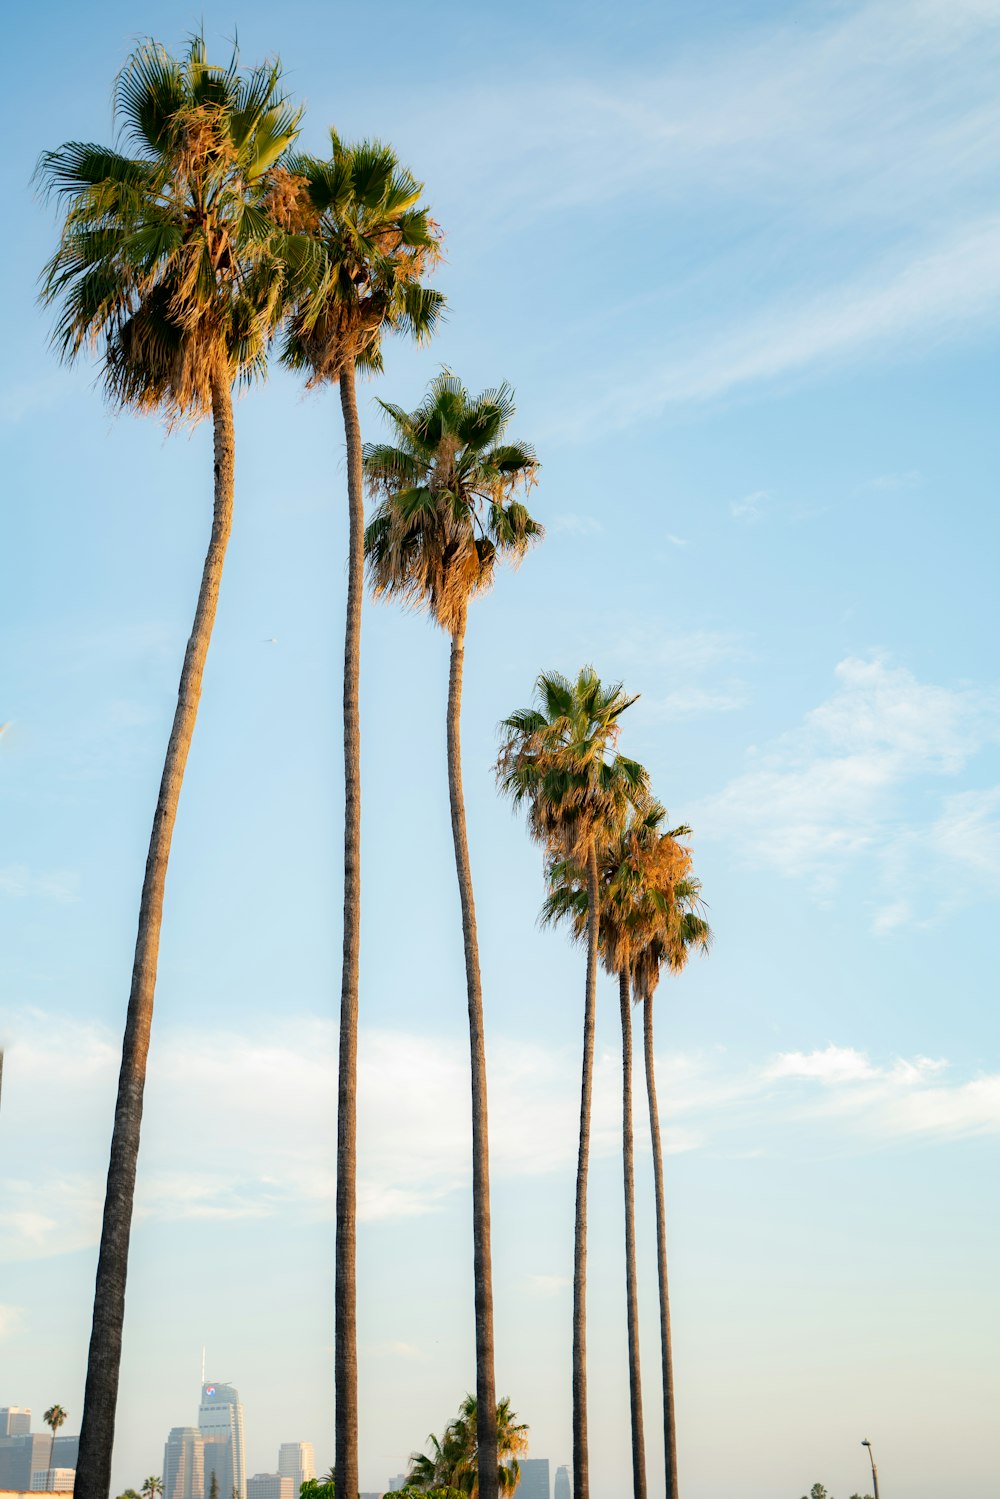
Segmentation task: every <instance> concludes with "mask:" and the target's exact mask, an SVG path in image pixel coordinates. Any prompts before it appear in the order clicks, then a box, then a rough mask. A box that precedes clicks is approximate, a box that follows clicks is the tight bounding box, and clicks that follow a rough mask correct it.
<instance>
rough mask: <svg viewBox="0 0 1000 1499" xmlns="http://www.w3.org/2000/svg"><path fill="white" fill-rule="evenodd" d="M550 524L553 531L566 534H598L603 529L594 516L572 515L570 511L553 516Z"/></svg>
mask: <svg viewBox="0 0 1000 1499" xmlns="http://www.w3.org/2000/svg"><path fill="white" fill-rule="evenodd" d="M550 525H551V529H552V530H553V531H560V532H562V533H563V534H564V535H566V536H599V535H600V534H601V532H602V531H603V530H604V527H603V526H602V525H601V522H600V521H599V520H598V519H597V517H596V516H594V515H574V514H573V513H572V512H569V513H567V514H564V515H556V516H554V517H553V519H552V521H551V523H550Z"/></svg>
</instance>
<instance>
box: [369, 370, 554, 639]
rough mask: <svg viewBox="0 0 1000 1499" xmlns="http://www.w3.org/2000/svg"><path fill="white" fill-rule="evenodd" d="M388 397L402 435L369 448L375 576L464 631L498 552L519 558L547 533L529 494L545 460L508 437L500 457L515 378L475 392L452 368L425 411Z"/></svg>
mask: <svg viewBox="0 0 1000 1499" xmlns="http://www.w3.org/2000/svg"><path fill="white" fill-rule="evenodd" d="M379 404H380V406H381V408H382V411H383V412H384V414H385V415H386V417H387V419H388V421H389V424H390V426H391V427H392V428H393V437H394V439H395V441H394V442H392V443H380V444H374V445H369V446H368V447H367V448H366V449H365V457H364V464H365V476H366V480H367V483H368V488H369V491H370V492H371V493H372V494H373V495H374V496H375V498H376V501H377V504H376V509H375V512H374V515H373V517H372V522H371V524H370V525H369V528H368V532H367V534H366V559H367V566H368V577H369V582H370V584H371V587H372V589H373V591H374V592H375V593H376V595H384V596H385V597H388V598H395V599H397V600H399V601H400V602H402V603H403V604H404V605H407V606H409V607H413V608H420V609H426V610H427V611H428V612H429V613H430V615H431V617H432V618H433V619H434V621H435V622H436V623H437V624H439V625H440V626H441V628H442V629H445V630H448V631H449V632H452V633H454V632H455V631H456V630H457V629H459V628H460V625H461V621H462V620H463V619H464V617H465V612H466V610H467V608H468V604H469V601H470V600H471V599H472V598H473V597H475V596H476V595H477V594H479V593H483V592H484V591H485V590H486V589H488V588H489V587H490V586H491V584H492V582H493V578H494V574H495V569H496V564H497V562H498V561H508V562H511V563H513V564H515V565H516V564H517V563H518V562H519V561H520V560H521V559H522V557H523V556H524V555H525V553H526V552H527V550H528V549H529V547H530V546H531V545H532V544H533V543H534V542H536V541H538V540H539V539H540V538H541V536H542V535H543V534H544V533H543V529H542V527H541V525H540V524H539V523H538V522H537V521H535V520H534V519H533V518H532V517H531V516H530V515H529V513H528V510H527V508H526V506H525V505H524V503H523V501H522V499H520V498H519V495H520V494H521V493H522V492H523V491H525V490H527V489H529V488H530V487H531V485H532V484H533V483H534V482H535V477H536V474H537V470H538V461H537V459H536V458H535V456H534V453H533V451H532V450H531V449H529V448H527V447H526V446H525V445H523V444H522V445H517V444H508V445H507V446H506V447H505V448H504V449H503V450H502V452H501V458H502V460H503V461H502V462H499V463H498V461H497V456H496V455H497V450H496V449H494V448H491V447H489V443H491V442H492V441H493V439H494V438H497V437H499V436H502V434H503V431H504V428H505V427H506V425H507V423H508V422H509V420H510V418H511V416H512V415H513V411H514V400H513V391H512V390H511V388H510V387H509V386H506V385H504V386H501V387H498V389H496V390H493V391H488V392H486V393H485V394H484V395H482V396H479V397H477V398H475V399H472V398H470V396H469V394H468V392H467V391H466V389H465V387H464V386H463V385H462V383H461V381H460V380H459V379H458V377H457V376H456V375H454V374H453V373H452V372H451V371H449V370H443V371H442V372H441V373H440V374H439V375H438V376H437V377H436V378H435V379H434V380H433V381H432V382H431V385H430V387H429V389H428V391H427V394H426V395H425V397H424V399H423V401H422V402H421V404H420V405H419V406H418V407H417V409H416V410H415V411H410V412H407V411H404V410H402V408H401V407H399V406H395V405H393V404H391V403H390V402H387V401H382V402H380V403H379Z"/></svg>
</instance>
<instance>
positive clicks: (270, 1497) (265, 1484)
mask: <svg viewBox="0 0 1000 1499" xmlns="http://www.w3.org/2000/svg"><path fill="white" fill-rule="evenodd" d="M247 1499H295V1480H294V1479H293V1478H291V1477H290V1476H289V1475H288V1474H285V1473H255V1474H254V1475H253V1477H252V1478H248V1479H247Z"/></svg>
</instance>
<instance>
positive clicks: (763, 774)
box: [692, 657, 1000, 933]
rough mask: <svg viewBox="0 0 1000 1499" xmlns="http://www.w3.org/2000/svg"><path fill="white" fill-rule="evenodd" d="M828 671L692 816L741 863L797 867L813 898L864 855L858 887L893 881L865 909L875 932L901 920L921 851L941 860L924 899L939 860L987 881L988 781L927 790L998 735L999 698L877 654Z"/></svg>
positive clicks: (990, 863) (873, 890) (993, 804)
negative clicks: (832, 685)
mask: <svg viewBox="0 0 1000 1499" xmlns="http://www.w3.org/2000/svg"><path fill="white" fill-rule="evenodd" d="M835 675H836V680H837V687H836V690H835V692H834V693H833V694H832V696H831V697H829V698H828V699H827V700H826V701H825V702H823V703H821V704H819V706H817V707H816V708H814V709H812V710H811V711H810V712H809V713H807V714H806V716H805V719H804V721H803V722H802V723H801V724H800V725H799V727H798V728H796V729H794V730H791V731H790V732H788V733H786V734H784V735H782V736H780V737H779V738H778V739H776V740H775V741H774V742H773V743H772V744H771V745H770V746H768V747H766V748H765V749H764V750H763V751H755V752H753V754H752V757H751V758H752V763H751V768H750V769H748V770H747V771H745V772H744V773H743V774H741V775H739V776H737V777H736V778H735V779H734V780H732V781H731V782H730V783H729V784H728V785H727V786H726V787H724V788H723V790H722V791H721V792H719V793H718V794H717V795H715V796H713V797H710V798H707V799H706V800H705V801H704V802H703V803H702V804H701V805H700V806H699V807H697V808H696V809H695V810H694V811H693V812H692V818H693V819H696V826H697V827H698V830H699V832H700V833H703V834H707V835H708V836H711V837H715V838H719V839H724V840H725V841H727V842H729V843H731V844H732V845H733V846H734V847H735V848H736V850H737V851H738V852H739V854H740V856H741V857H742V858H743V859H744V860H745V861H746V862H749V863H751V864H754V865H757V866H760V867H770V868H774V869H777V870H779V871H780V872H781V873H783V874H785V875H788V876H790V877H796V878H803V877H804V878H806V879H808V880H809V881H811V882H812V884H813V887H814V888H815V889H816V890H817V891H818V892H820V893H822V894H824V895H829V894H831V893H832V892H833V891H834V890H835V889H836V887H837V885H838V882H839V881H840V879H841V877H842V876H843V874H844V873H845V871H846V869H847V868H848V867H849V866H850V865H852V864H853V863H854V862H856V861H863V862H864V863H865V865H866V866H867V867H868V869H869V876H868V878H869V882H870V885H869V895H870V896H871V897H873V898H874V897H878V896H879V893H880V888H881V887H882V886H884V887H885V888H886V889H887V890H890V891H891V892H892V895H891V899H890V900H888V901H886V900H881V901H880V904H879V910H878V913H877V915H876V918H875V925H876V930H877V931H879V932H882V933H886V932H888V931H891V930H892V929H893V928H895V927H897V926H899V925H902V924H903V923H904V922H905V921H906V920H908V919H909V917H910V914H911V911H910V900H909V898H908V897H909V895H910V889H909V887H910V884H911V882H912V880H913V878H914V877H915V876H916V874H917V873H918V872H919V870H920V868H921V866H924V865H926V856H927V854H928V852H929V851H931V850H933V851H934V852H936V853H937V855H938V856H939V860H940V862H939V864H938V866H937V869H936V871H935V874H936V882H937V884H938V890H937V892H936V894H935V895H934V898H933V903H932V906H931V909H940V907H941V901H942V896H943V895H944V896H947V894H948V882H947V880H944V879H942V877H941V875H942V868H943V867H944V866H945V865H947V867H948V868H950V870H951V872H952V874H953V877H954V878H955V879H957V878H958V875H959V872H960V870H961V869H962V868H963V867H964V868H966V869H967V870H969V871H972V872H976V871H978V873H979V874H980V875H981V876H982V877H983V878H988V879H989V880H991V881H992V880H995V879H996V878H997V876H998V875H1000V861H998V860H997V857H996V854H995V852H994V849H995V847H996V843H995V835H996V833H997V831H1000V791H998V790H996V789H992V790H988V791H986V792H960V793H957V794H952V795H947V794H944V793H942V792H940V791H937V793H936V795H935V791H934V787H935V783H938V782H939V781H940V779H941V778H943V777H949V776H954V775H956V774H958V773H959V772H960V771H962V770H963V769H965V767H966V766H968V765H969V763H970V762H971V761H972V760H973V758H974V757H975V756H977V755H978V754H979V753H980V752H981V751H983V750H984V749H985V748H986V747H988V746H990V745H993V744H996V743H997V742H998V741H1000V697H998V695H997V694H996V693H994V692H990V691H983V690H981V689H976V688H972V687H955V688H949V687H942V686H938V685H935V684H932V683H926V682H921V681H919V680H918V679H917V678H916V677H915V676H914V674H913V673H912V672H910V671H909V670H907V668H905V667H901V666H893V665H891V664H890V663H889V662H888V661H887V660H885V659H883V658H881V657H873V658H870V659H867V660H862V659H857V658H849V659H847V660H844V661H842V662H841V663H840V664H839V666H838V667H837V668H836V674H835ZM925 783H929V785H927V786H925ZM918 787H919V788H920V789H921V790H922V791H923V793H924V794H923V795H922V796H921V797H920V800H919V810H913V809H911V808H910V807H909V805H908V793H909V794H911V799H912V793H913V792H914V790H915V789H916V788H918ZM928 804H929V805H930V806H931V807H932V808H933V809H934V810H933V812H932V814H931V816H930V817H928V815H927V811H926V808H927V806H928ZM926 909H927V907H926V905H925V911H926Z"/></svg>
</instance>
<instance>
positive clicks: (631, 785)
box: [497, 666, 648, 1499]
mask: <svg viewBox="0 0 1000 1499" xmlns="http://www.w3.org/2000/svg"><path fill="white" fill-rule="evenodd" d="M634 702H635V698H634V697H627V696H626V694H625V693H624V691H623V689H622V686H621V683H614V684H613V685H612V686H610V687H605V686H603V685H602V683H601V681H600V679H599V677H598V676H597V674H596V672H595V671H594V669H593V667H590V666H585V667H584V668H583V670H582V671H581V672H580V673H579V675H578V676H577V678H576V680H575V681H573V682H571V681H570V680H569V679H568V678H566V677H563V676H561V675H560V674H559V673H557V672H553V673H550V674H547V673H542V675H541V676H539V677H538V679H537V682H536V684H535V703H534V706H533V707H531V708H523V709H520V710H518V711H517V712H515V713H512V714H511V716H510V717H509V718H505V719H504V720H503V721H502V723H501V725H500V733H501V748H500V755H499V759H498V761H497V779H498V783H499V786H500V790H501V792H502V793H503V795H505V796H509V797H510V799H511V801H512V802H513V803H514V805H515V806H524V807H526V808H527V812H528V827H529V830H530V832H531V835H532V837H533V838H535V840H536V841H537V842H538V843H540V844H541V845H542V847H543V848H544V849H545V851H546V853H547V854H549V855H554V854H561V855H562V856H563V857H566V858H570V859H573V860H575V861H576V863H577V864H579V865H580V866H581V867H582V868H583V869H585V870H586V874H587V981H586V990H585V998H584V1018H583V1067H582V1076H581V1082H580V1138H579V1146H578V1151H577V1168H576V1214H575V1227H574V1247H573V1482H574V1492H575V1495H576V1499H590V1466H589V1459H588V1440H587V1305H586V1303H587V1183H588V1177H589V1171H590V1118H591V1108H592V1101H593V1083H594V1020H595V1013H596V1003H597V961H598V924H599V920H600V890H599V874H598V866H597V851H598V848H599V846H600V844H601V842H602V841H604V840H607V839H609V838H610V837H611V836H612V835H613V833H614V832H615V831H616V830H617V829H619V828H620V827H622V826H624V824H625V822H626V819H627V816H628V812H629V809H630V808H631V807H634V806H635V805H636V804H637V803H638V802H641V801H642V799H643V798H644V797H645V796H646V794H647V787H648V778H647V776H646V772H645V771H644V770H643V768H642V766H641V765H639V764H637V762H636V761H634V760H628V759H626V758H625V757H624V756H622V755H619V754H616V753H614V744H615V741H616V739H617V735H618V728H619V719H620V718H621V715H622V713H624V711H625V710H626V708H628V707H630V706H631V704H632V703H634Z"/></svg>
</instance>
